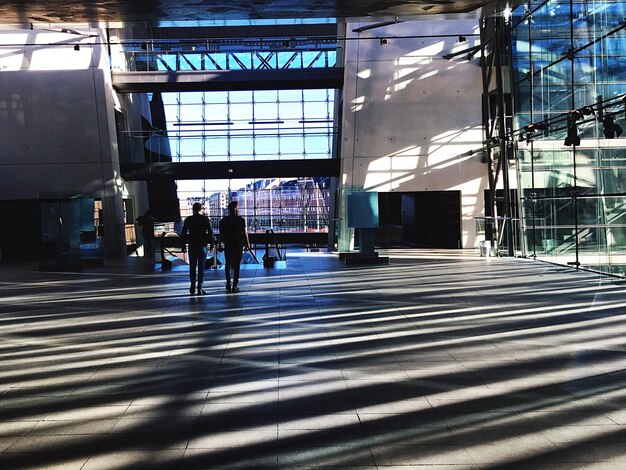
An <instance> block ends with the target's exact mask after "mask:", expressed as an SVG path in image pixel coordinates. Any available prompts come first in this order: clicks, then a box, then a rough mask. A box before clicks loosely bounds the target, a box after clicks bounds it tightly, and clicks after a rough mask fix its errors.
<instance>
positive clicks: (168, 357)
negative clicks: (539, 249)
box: [0, 250, 626, 470]
mask: <svg viewBox="0 0 626 470" xmlns="http://www.w3.org/2000/svg"><path fill="white" fill-rule="evenodd" d="M389 255H390V256H391V264H389V265H383V266H367V267H346V266H345V265H343V264H342V263H341V262H339V260H338V259H337V257H336V255H333V254H327V253H292V254H291V255H290V257H289V260H288V262H287V264H286V266H285V267H284V269H272V270H269V269H263V268H262V267H258V268H252V269H250V268H249V269H245V270H244V271H243V279H242V282H241V288H242V290H241V292H240V293H238V294H227V293H226V292H225V291H224V289H223V286H224V282H223V279H222V277H223V272H222V271H219V270H218V271H214V270H208V271H207V278H208V282H207V283H206V289H207V291H208V295H206V296H203V297H198V296H189V294H188V283H187V276H186V272H185V271H181V270H178V271H176V270H175V271H173V272H167V273H160V272H151V271H149V270H148V269H147V268H146V266H145V265H143V264H142V263H141V260H137V259H129V260H127V261H126V262H118V263H108V264H107V265H105V266H103V267H97V268H96V267H94V268H89V269H88V270H87V271H86V272H85V273H82V274H69V273H65V274H64V273H41V272H37V271H35V270H33V269H29V266H2V267H0V340H1V341H0V358H1V362H0V452H1V455H0V468H2V469H18V468H67V469H85V470H87V469H100V468H101V469H115V468H135V467H136V468H166V469H176V468H191V469H193V468H206V469H217V468H224V469H233V468H250V469H256V468H281V469H282V468H326V467H329V468H336V469H347V468H350V469H357V468H358V469H376V468H385V469H399V468H403V469H405V468H424V469H426V468H427V469H429V470H433V469H441V468H450V469H464V468H502V469H510V468H529V469H531V468H532V469H536V468H549V469H559V468H564V469H576V468H594V469H605V468H606V469H624V468H626V445H625V444H626V407H625V406H624V405H625V404H626V289H625V287H626V285H625V284H624V283H623V282H620V281H616V280H614V279H611V278H606V277H600V276H597V275H594V274H590V273H586V272H582V271H580V272H576V271H573V270H571V269H566V268H557V267H554V266H551V265H545V264H541V263H539V262H534V261H529V260H513V259H509V260H507V259H485V258H479V257H476V256H475V253H474V252H473V251H470V252H460V251H448V252H439V253H436V252H424V251H418V250H415V251H410V250H403V251H399V250H398V251H391V252H390V253H389ZM137 261H139V263H137Z"/></svg>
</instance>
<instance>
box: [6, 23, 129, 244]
mask: <svg viewBox="0 0 626 470" xmlns="http://www.w3.org/2000/svg"><path fill="white" fill-rule="evenodd" d="M64 29H65V31H63V30H64ZM104 42H105V35H104V30H101V29H99V28H98V27H94V26H89V25H85V24H82V25H57V24H55V25H50V27H49V28H43V27H41V26H36V27H35V28H34V29H33V30H30V29H28V28H27V27H24V28H22V29H20V28H19V27H16V28H13V29H9V28H5V29H3V30H1V31H0V44H1V45H2V48H0V50H1V51H2V54H0V133H1V134H0V140H1V141H2V145H1V146H0V166H1V172H2V176H3V178H2V180H3V184H2V185H0V199H39V198H46V197H71V196H85V197H99V198H101V199H102V201H103V215H104V219H105V220H104V223H105V253H106V254H107V255H108V256H118V255H123V254H125V243H124V218H123V209H122V196H123V190H124V188H123V182H122V180H121V175H120V171H119V159H118V151H117V136H116V128H115V116H114V109H115V107H116V106H117V107H119V103H118V102H117V97H116V95H115V93H114V91H113V89H112V87H111V75H110V67H109V62H108V56H107V50H106V46H104V45H102V44H103V43H104ZM11 44H23V46H17V45H16V46H9V45H11ZM75 45H79V50H75V48H74V46H75Z"/></svg>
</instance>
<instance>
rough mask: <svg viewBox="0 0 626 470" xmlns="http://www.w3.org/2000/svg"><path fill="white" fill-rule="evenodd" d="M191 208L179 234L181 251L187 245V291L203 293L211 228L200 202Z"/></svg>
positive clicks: (211, 245)
mask: <svg viewBox="0 0 626 470" xmlns="http://www.w3.org/2000/svg"><path fill="white" fill-rule="evenodd" d="M192 209H193V215H190V216H189V217H187V218H186V219H185V222H184V224H183V230H182V234H181V236H182V242H183V251H185V246H186V245H189V280H190V282H191V286H190V287H189V293H190V294H191V295H193V294H195V293H196V292H197V293H198V295H204V294H206V292H205V291H204V290H203V289H202V284H203V283H204V265H205V263H206V257H207V253H208V251H209V248H208V246H210V247H211V249H213V230H212V229H211V222H210V221H209V218H208V217H207V216H206V215H204V214H203V213H202V212H203V207H202V204H200V203H199V202H196V203H194V205H193V207H192ZM196 281H197V283H198V284H197V290H196Z"/></svg>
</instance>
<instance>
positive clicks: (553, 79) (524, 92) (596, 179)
mask: <svg viewBox="0 0 626 470" xmlns="http://www.w3.org/2000/svg"><path fill="white" fill-rule="evenodd" d="M625 17H626V3H624V2H614V1H585V2H578V1H576V2H569V1H568V2H565V1H558V0H557V1H553V0H551V1H547V2H542V3H535V2H530V3H526V4H524V5H521V6H520V7H519V8H517V9H516V10H515V11H514V12H513V16H512V18H511V25H512V40H513V44H512V45H513V49H512V50H513V57H512V74H511V75H512V81H513V99H514V106H515V120H516V123H515V126H514V127H515V130H514V134H515V136H516V139H517V146H518V147H517V148H518V152H517V157H518V159H517V161H518V165H519V166H518V168H519V172H518V174H519V189H520V191H519V193H520V197H521V211H522V214H521V216H522V220H523V224H522V232H523V239H524V242H525V249H526V253H527V254H528V255H533V256H536V257H537V258H539V259H544V260H547V261H552V262H556V263H559V264H570V265H576V266H581V267H585V268H589V269H593V270H599V271H602V272H607V273H611V274H616V275H621V276H623V275H625V274H626V191H625V189H626V188H624V186H625V185H626V180H625V179H624V177H625V176H626V174H625V170H626V165H625V163H626V161H625V160H626V140H625V139H624V137H625V136H624V135H623V134H622V132H621V129H622V128H624V126H625V123H624V117H625V114H626V111H625V106H626V102H625V101H624V97H625V96H626V95H625V93H626V33H625V29H624V27H625V24H624V21H625ZM620 136H621V137H620Z"/></svg>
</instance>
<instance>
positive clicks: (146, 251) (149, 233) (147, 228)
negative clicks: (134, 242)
mask: <svg viewBox="0 0 626 470" xmlns="http://www.w3.org/2000/svg"><path fill="white" fill-rule="evenodd" d="M154 222H155V221H154V217H152V212H150V209H148V210H147V211H146V213H145V214H144V215H140V216H139V217H137V223H138V224H139V225H141V231H142V234H143V255H144V256H146V257H148V258H154Z"/></svg>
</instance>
